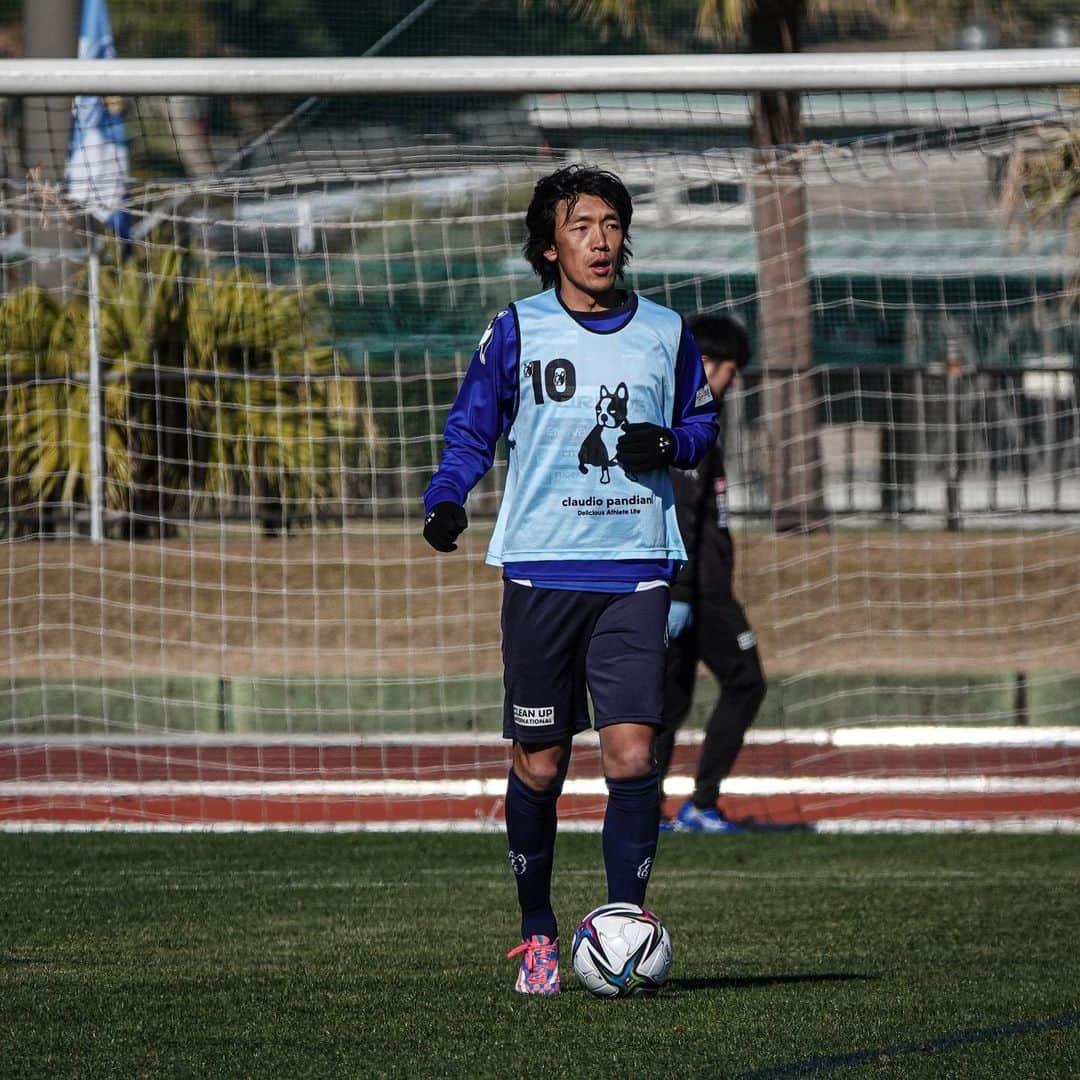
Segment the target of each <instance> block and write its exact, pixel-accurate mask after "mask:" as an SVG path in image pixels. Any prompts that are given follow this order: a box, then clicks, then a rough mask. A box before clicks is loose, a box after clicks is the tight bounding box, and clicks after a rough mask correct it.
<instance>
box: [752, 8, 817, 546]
mask: <svg viewBox="0 0 1080 1080" xmlns="http://www.w3.org/2000/svg"><path fill="white" fill-rule="evenodd" d="M805 14H806V2H805V0H759V2H758V4H757V5H756V7H755V9H754V11H753V12H752V14H751V15H750V17H749V23H748V28H749V32H750V47H751V49H752V51H753V52H756V53H795V52H798V51H799V50H800V45H801V42H800V38H801V30H802V25H803V20H804V17H805ZM752 125H753V126H752V133H751V135H752V137H751V142H752V145H753V147H754V150H753V162H754V180H753V192H752V195H753V211H754V229H755V232H756V233H757V249H758V340H759V342H760V349H759V352H760V359H761V365H762V368H763V372H764V392H765V399H764V417H765V423H766V425H767V432H768V448H769V462H768V488H769V501H770V504H771V509H772V522H773V527H774V528H775V529H777V530H779V531H789V530H807V529H815V528H820V527H821V526H822V525H823V524H824V523H825V509H824V502H823V498H822V484H821V459H820V451H819V447H818V437H817V415H816V411H815V385H814V378H813V374H812V372H811V364H812V361H813V324H812V320H811V311H810V271H809V248H808V243H809V241H808V230H807V209H808V207H807V197H806V185H805V183H804V182H803V177H802V162H801V159H800V158H799V156H798V152H797V151H798V148H799V147H800V146H801V145H802V143H803V142H804V133H803V126H802V109H801V97H800V94H799V93H798V92H797V91H763V92H760V93H757V94H755V95H754V107H753V121H752Z"/></svg>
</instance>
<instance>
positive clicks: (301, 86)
mask: <svg viewBox="0 0 1080 1080" xmlns="http://www.w3.org/2000/svg"><path fill="white" fill-rule="evenodd" d="M1074 84H1077V85H1080V48H1073V49H999V50H988V51H985V52H969V51H942V52H880V53H875V52H870V53H843V54H840V55H836V54H833V53H798V54H738V55H732V54H692V55H665V56H494V57H483V60H482V63H481V62H479V60H478V58H477V57H471V56H457V57H453V56H451V57H438V58H435V59H433V58H431V57H357V58H349V57H346V58H340V59H333V58H319V59H311V58H300V59H293V60H290V59H283V60H278V59H273V60H270V59H251V60H233V59H220V60H219V59H212V60H2V61H0V94H5V95H19V96H25V95H49V94H56V95H69V94H116V93H120V94H258V93H263V94H265V93H274V94H315V95H349V94H410V93H416V94H443V93H476V94H524V93H554V92H567V93H570V92H575V91H585V92H593V93H600V92H603V91H609V90H627V91H631V90H639V91H649V90H655V91H657V92H664V91H688V92H689V91H721V90H731V91H744V92H745V91H759V90H935V89H968V90H973V89H993V88H997V87H1046V86H1070V85H1074Z"/></svg>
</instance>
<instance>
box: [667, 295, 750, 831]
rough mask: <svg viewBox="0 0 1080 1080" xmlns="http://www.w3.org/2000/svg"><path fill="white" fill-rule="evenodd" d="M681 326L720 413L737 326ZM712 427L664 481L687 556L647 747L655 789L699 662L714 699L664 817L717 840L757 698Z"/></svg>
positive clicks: (722, 320) (739, 351) (674, 596)
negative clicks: (711, 679)
mask: <svg viewBox="0 0 1080 1080" xmlns="http://www.w3.org/2000/svg"><path fill="white" fill-rule="evenodd" d="M688 324H689V326H690V329H691V331H692V332H693V335H694V340H695V341H696V342H697V343H698V347H699V348H700V349H701V358H702V362H703V363H704V366H705V376H706V378H707V379H708V381H709V388H710V389H711V390H712V394H713V397H714V399H715V400H716V403H717V407H718V408H720V406H721V403H722V402H723V399H724V394H725V393H726V392H727V390H728V387H730V386H731V384H732V382H734V380H735V378H736V377H737V375H738V373H739V372H740V371H741V370H742V369H743V368H744V367H746V364H747V362H748V361H749V358H750V348H749V341H748V339H747V334H746V330H745V328H744V327H743V325H742V323H740V322H739V321H738V320H737V319H734V318H731V317H730V316H725V315H696V316H694V317H693V318H691V319H689V320H688ZM720 425H721V427H720V433H719V434H718V437H717V439H716V442H715V444H714V445H713V447H712V449H711V450H710V451H709V453H708V454H707V455H706V457H705V458H704V459H703V460H702V461H701V462H700V464H699V465H698V466H697V467H696V468H695V469H693V470H691V471H687V472H679V471H676V470H672V474H671V480H672V486H673V488H674V491H675V500H676V501H675V505H676V510H677V513H678V518H679V528H680V530H681V532H682V537H683V541H684V542H685V544H686V550H687V552H688V554H689V558H688V560H687V562H686V563H685V564H684V565H683V567H682V569H681V570H680V571H679V574H678V577H677V578H676V579H675V583H674V584H673V585H672V589H671V610H670V612H669V614H668V637H669V639H670V645H669V647H668V673H667V686H666V691H665V695H664V723H663V727H662V728H661V729H660V733H659V735H658V736H657V740H656V759H657V765H658V767H659V769H660V783H661V788H662V787H663V783H664V780H665V779H666V777H667V774H668V771H669V769H670V768H671V755H672V751H673V749H674V746H675V736H676V733H677V732H678V730H679V728H680V727H681V726H682V724H683V722H684V721H685V720H686V716H687V714H688V713H689V711H690V706H691V704H692V702H693V695H694V680H695V677H696V674H697V667H698V661H699V660H701V661H704V663H705V666H706V667H707V668H708V669H709V670H710V671H711V672H712V673H713V675H715V676H716V678H717V680H718V681H719V683H720V697H719V698H718V699H717V702H716V705H715V707H714V708H713V711H712V714H711V715H710V717H709V719H708V721H707V723H706V725H705V740H704V742H703V743H702V746H701V753H700V756H699V758H698V767H697V776H696V779H695V782H694V792H693V794H692V796H691V797H690V798H689V799H687V800H686V801H685V802H684V803H683V804H682V805H681V806H680V808H679V811H678V814H677V815H676V817H675V820H674V822H671V821H669V820H668V819H666V818H665V819H664V820H663V822H662V825H661V827H662V828H663V829H665V830H667V829H678V830H680V831H684V830H685V831H688V832H705V833H726V832H736V831H738V830H739V829H740V828H741V826H740V825H739V824H738V823H737V822H733V821H731V820H729V819H728V818H727V817H726V816H725V815H724V814H723V812H722V811H721V810H720V809H719V808H718V807H717V800H718V798H719V794H720V785H721V783H722V782H723V780H724V778H725V777H726V776H727V775H728V774H729V773H730V772H731V768H732V766H733V765H734V763H735V758H736V757H737V756H738V753H739V750H740V749H741V748H742V744H743V738H744V737H745V735H746V730H747V728H749V727H750V725H751V724H752V723H753V721H754V717H755V716H756V715H757V711H758V709H759V708H760V706H761V702H762V699H763V698H764V697H765V675H764V673H763V671H762V667H761V657H760V656H759V655H758V650H757V641H756V639H755V637H754V632H753V630H751V629H750V624H749V623H748V622H747V620H746V613H745V612H744V611H743V609H742V605H741V604H740V603H739V601H738V600H737V599H736V598H735V594H734V591H733V590H732V575H733V573H734V570H735V549H734V545H733V544H732V541H731V532H730V531H729V529H728V504H727V479H726V476H725V473H724V435H723V416H722V413H721V415H720Z"/></svg>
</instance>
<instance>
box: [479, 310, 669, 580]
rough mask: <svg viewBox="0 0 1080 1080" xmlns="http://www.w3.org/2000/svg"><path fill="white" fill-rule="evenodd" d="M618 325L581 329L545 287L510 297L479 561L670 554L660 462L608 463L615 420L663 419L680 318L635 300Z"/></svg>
mask: <svg viewBox="0 0 1080 1080" xmlns="http://www.w3.org/2000/svg"><path fill="white" fill-rule="evenodd" d="M635 299H636V302H637V308H636V311H635V312H634V314H633V315H632V316H631V318H630V319H629V321H628V322H626V323H625V324H624V325H623V326H622V328H621V329H619V330H614V331H611V332H607V333H605V332H597V331H592V330H589V329H587V328H586V327H585V326H582V325H581V324H580V323H579V322H578V321H577V320H576V319H574V317H573V316H572V315H570V314H569V313H568V312H567V311H566V309H565V308H564V307H563V306H562V304H561V303H560V301H559V298H558V295H557V294H556V291H555V290H554V289H550V290H548V291H547V292H544V293H540V294H539V295H538V296H533V297H530V298H529V299H527V300H519V301H517V302H516V303H514V304H512V305H511V309H512V311H513V312H514V317H515V318H516V320H517V328H518V340H519V342H520V357H519V364H518V387H519V405H518V411H517V416H516V417H515V418H514V422H513V424H512V425H511V427H510V430H509V432H508V433H507V445H508V447H509V465H508V469H507V475H506V489H505V492H504V494H503V500H502V505H501V506H500V507H499V516H498V519H497V520H496V523H495V531H494V533H493V534H492V537H491V545H490V547H489V548H488V554H487V561H488V562H489V563H491V564H492V565H494V566H501V565H502V564H503V563H504V562H526V561H538V562H539V561H545V560H556V559H678V560H682V561H685V559H686V549H685V548H684V547H683V542H682V538H681V537H680V535H679V527H678V522H677V521H676V517H675V500H674V497H673V495H672V490H671V480H670V478H669V477H668V472H667V469H656V470H653V471H651V472H646V473H641V474H639V475H635V474H633V473H628V472H627V471H626V470H625V469H624V468H623V467H622V465H620V464H619V462H618V458H617V452H616V443H617V442H618V440H619V437H620V436H621V435H622V434H623V426H624V425H625V424H634V423H652V424H658V425H660V426H661V427H670V426H671V422H672V413H673V411H674V401H675V364H676V358H677V356H678V352H679V342H680V340H681V337H682V319H681V318H680V317H679V316H678V315H677V314H676V313H675V312H674V311H670V310H669V309H667V308H665V307H661V306H660V305H659V304H654V303H653V302H652V301H650V300H646V299H645V298H644V297H640V296H639V297H636V298H635Z"/></svg>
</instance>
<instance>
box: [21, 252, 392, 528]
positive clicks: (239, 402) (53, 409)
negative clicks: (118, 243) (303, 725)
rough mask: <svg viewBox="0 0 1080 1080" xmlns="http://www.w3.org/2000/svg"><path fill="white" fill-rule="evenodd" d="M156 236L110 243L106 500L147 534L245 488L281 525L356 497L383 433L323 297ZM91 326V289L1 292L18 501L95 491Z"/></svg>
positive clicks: (102, 311)
mask: <svg viewBox="0 0 1080 1080" xmlns="http://www.w3.org/2000/svg"><path fill="white" fill-rule="evenodd" d="M147 247H148V254H147V255H146V256H145V259H144V260H143V261H142V262H140V260H139V259H138V258H136V257H135V256H132V257H130V258H127V259H125V258H123V257H122V256H121V254H120V252H119V251H118V250H116V249H115V247H114V249H113V250H112V251H111V252H106V257H105V258H104V259H103V263H102V266H101V273H100V278H99V284H100V300H101V302H100V308H99V344H100V352H101V356H102V358H103V362H102V368H103V371H102V376H103V390H102V442H103V452H102V460H101V466H102V478H103V485H102V487H103V501H104V505H105V506H106V508H108V509H109V510H112V511H114V512H118V517H120V518H121V520H122V521H124V522H126V523H127V524H126V526H125V528H126V529H127V530H128V532H129V533H130V534H131V535H139V536H149V535H152V534H154V533H161V534H164V533H165V532H167V531H168V530H169V529H170V528H171V527H172V526H171V525H170V524H169V515H170V514H172V513H174V512H176V511H180V512H188V511H190V510H191V509H192V507H193V505H194V504H196V503H199V502H203V503H210V504H213V505H214V506H220V505H222V504H223V502H224V501H226V500H228V499H229V498H231V497H233V496H238V497H240V498H242V499H250V500H251V501H252V505H253V513H254V514H255V515H256V516H257V517H258V518H261V519H262V520H263V522H264V525H265V527H266V528H267V529H268V530H270V531H277V530H279V529H281V528H287V527H288V523H289V521H290V519H292V520H296V519H303V520H305V521H309V522H313V521H314V518H315V511H316V510H318V511H319V512H321V513H325V512H326V507H327V505H330V506H337V507H338V508H339V509H340V508H341V507H343V497H344V495H345V490H344V477H345V474H346V471H347V468H348V467H349V465H350V464H352V463H353V461H354V459H355V460H356V463H359V461H360V460H361V459H362V458H363V457H364V456H365V455H371V454H373V453H374V451H373V449H372V448H373V447H374V446H375V441H376V436H377V431H376V427H375V424H374V420H373V417H372V414H371V410H370V408H363V407H361V406H360V405H358V403H357V394H356V387H355V383H354V381H353V380H352V379H350V378H349V377H348V372H347V363H346V360H345V357H343V356H342V355H341V354H340V353H339V352H338V351H337V350H336V349H335V348H334V347H333V346H332V345H330V344H326V343H325V342H326V340H327V338H328V336H329V327H328V326H327V325H325V319H326V313H325V311H324V310H323V307H322V305H321V304H320V303H319V302H318V301H317V300H316V299H315V297H313V296H312V295H311V294H310V293H309V292H308V291H306V290H297V289H290V288H278V287H274V286H271V285H269V284H267V282H266V281H265V280H264V279H262V278H260V277H257V276H256V275H254V274H252V273H249V272H245V271H240V270H230V271H227V272H225V271H220V270H216V269H213V268H209V267H208V268H204V269H203V270H202V271H196V272H195V273H194V274H192V273H191V271H190V270H187V269H186V267H187V266H188V265H189V254H188V252H186V251H185V250H184V249H183V248H182V247H181V246H180V245H179V244H178V243H176V242H175V240H174V239H173V238H170V237H168V236H164V235H163V234H161V233H158V234H155V236H154V239H153V242H152V243H150V244H149V245H147ZM84 276H85V275H84ZM83 284H85V283H83ZM89 333H90V330H89V309H88V306H87V298H86V295H85V290H84V289H79V290H77V291H76V292H75V294H74V295H73V296H72V297H71V298H70V299H69V300H68V302H67V303H66V304H64V305H63V306H61V305H60V304H59V303H58V302H57V301H56V300H55V299H54V298H53V297H52V296H50V294H49V293H47V292H45V291H44V290H42V289H39V288H36V287H34V286H29V287H27V288H24V289H20V290H18V291H16V292H13V293H11V294H9V295H8V296H7V297H5V298H4V299H3V300H2V301H0V357H2V358H3V360H4V363H5V370H6V371H7V373H8V380H7V383H6V384H5V385H0V405H2V406H3V408H2V410H0V452H2V453H3V458H4V460H2V461H0V464H3V465H4V466H6V469H5V476H6V477H7V479H6V481H5V487H6V489H7V491H6V493H7V502H8V505H9V506H10V505H13V504H22V505H26V506H37V507H39V508H41V509H46V508H49V509H51V508H54V507H55V508H56V509H60V508H63V507H66V508H68V509H69V510H70V508H71V507H72V506H73V505H75V504H79V503H82V504H84V505H85V504H86V503H88V502H89V496H90V491H89V484H90V475H91V468H90V453H91V439H90V430H89V414H90V399H89V392H88V379H87V371H88V359H87V357H88V356H89V351H90V350H89ZM15 524H16V523H15V522H14V521H13V522H12V526H13V527H14V525H15Z"/></svg>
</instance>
